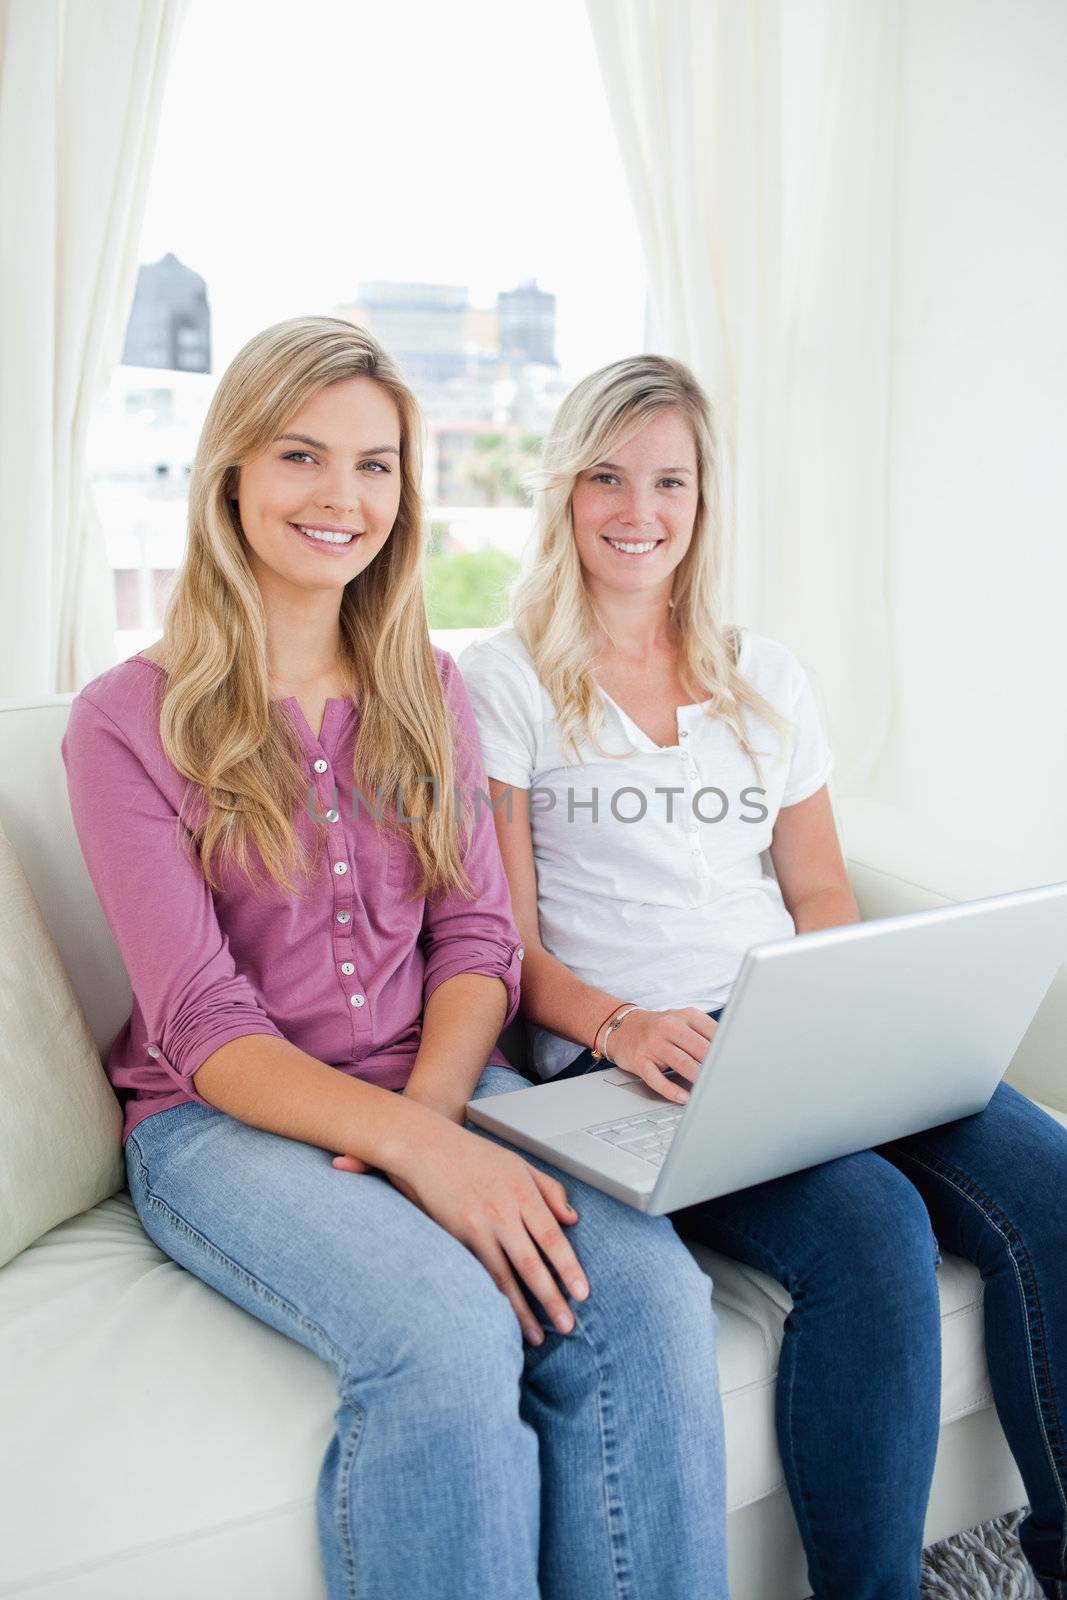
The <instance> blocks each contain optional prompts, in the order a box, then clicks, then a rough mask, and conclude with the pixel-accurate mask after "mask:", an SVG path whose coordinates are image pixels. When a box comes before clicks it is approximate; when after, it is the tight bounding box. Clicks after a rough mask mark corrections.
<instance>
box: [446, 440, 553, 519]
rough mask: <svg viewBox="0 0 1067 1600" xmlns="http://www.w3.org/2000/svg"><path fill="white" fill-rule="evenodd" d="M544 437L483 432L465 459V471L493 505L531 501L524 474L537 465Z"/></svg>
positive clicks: (488, 502)
mask: <svg viewBox="0 0 1067 1600" xmlns="http://www.w3.org/2000/svg"><path fill="white" fill-rule="evenodd" d="M540 457H541V440H540V438H539V437H538V436H537V434H535V433H480V434H476V435H475V437H474V438H473V439H472V440H471V448H470V450H469V451H468V453H467V454H466V456H464V458H463V461H462V464H461V466H462V472H463V476H464V477H465V478H466V480H467V482H468V483H469V484H470V485H471V487H472V488H474V489H477V490H478V491H479V492H480V493H481V494H482V495H483V496H484V497H485V504H486V505H489V506H505V505H510V506H523V505H526V503H527V494H526V490H525V489H524V488H523V485H522V476H523V474H524V473H526V472H529V471H530V469H531V468H532V467H536V466H537V464H538V462H539V460H540Z"/></svg>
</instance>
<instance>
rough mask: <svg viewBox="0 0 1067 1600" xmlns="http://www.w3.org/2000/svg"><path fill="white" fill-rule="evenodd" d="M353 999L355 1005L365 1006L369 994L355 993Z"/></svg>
mask: <svg viewBox="0 0 1067 1600" xmlns="http://www.w3.org/2000/svg"><path fill="white" fill-rule="evenodd" d="M351 1000H352V1004H353V1005H354V1006H365V1005H366V1004H367V996H366V995H365V994H354V995H352V997H351Z"/></svg>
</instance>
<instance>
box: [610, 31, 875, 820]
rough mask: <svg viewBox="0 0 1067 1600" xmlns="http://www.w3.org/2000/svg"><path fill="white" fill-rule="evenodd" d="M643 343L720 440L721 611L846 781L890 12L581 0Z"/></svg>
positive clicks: (871, 699) (864, 688) (871, 678)
mask: <svg viewBox="0 0 1067 1600" xmlns="http://www.w3.org/2000/svg"><path fill="white" fill-rule="evenodd" d="M587 5H588V12H589V16H590V19H591V22H592V26H593V33H594V37H595V40H596V46H597V52H598V56H599V60H600V64H601V69H602V73H603V78H604V83H605V87H606V90H607V95H608V100H609V103H610V106H611V111H612V116H613V119H614V124H615V128H616V131H617V135H618V139H619V143H620V148H621V151H622V154H623V159H624V161H625V163H626V167H627V171H628V174H629V178H630V184H631V190H632V194H633V199H634V205H635V208H636V211H637V216H638V221H639V226H640V229H641V234H642V240H643V243H644V248H645V254H646V258H647V264H648V274H649V293H650V330H649V331H650V343H651V344H652V345H653V347H654V348H656V349H658V350H660V351H662V352H663V353H665V354H670V355H674V356H677V357H678V358H680V359H681V360H684V361H686V362H687V363H689V364H690V365H691V366H692V367H693V369H694V371H695V372H696V374H697V376H698V377H699V378H700V380H701V382H702V383H703V384H704V386H705V387H706V389H707V390H708V392H709V394H710V395H711V398H712V400H713V402H714V403H715V405H716V408H717V410H718V414H719V417H720V420H721V422H722V424H723V427H724V431H725V433H726V436H727V440H728V456H729V468H730V479H731V495H730V500H731V509H730V510H729V512H728V518H727V522H728V526H727V540H728V547H729V550H730V556H731V560H730V578H729V583H728V589H727V597H726V612H727V615H728V616H729V617H731V618H733V619H736V620H738V621H741V622H743V623H745V624H747V625H748V626H750V627H753V628H755V629H757V630H758V631H760V632H762V633H768V634H771V635H772V636H773V637H776V638H779V639H781V640H783V641H784V642H785V643H787V644H789V645H790V646H791V648H793V649H794V650H796V652H797V653H798V655H799V656H800V657H801V659H802V660H803V661H804V663H805V665H806V666H808V667H809V669H810V670H811V671H812V673H813V675H814V677H815V680H816V684H817V686H818V688H819V690H820V691H821V696H822V699H823V703H824V708H825V711H826V714H827V716H828V718H829V721H830V732H831V737H832V740H833V743H834V747H835V753H836V756H837V774H836V779H835V783H836V786H837V788H838V790H839V791H840V790H841V789H842V788H846V789H849V790H857V789H860V788H862V785H863V782H864V780H865V778H867V777H868V775H869V774H870V772H871V771H872V768H873V766H874V763H875V761H876V759H877V756H878V754H879V751H880V750H881V748H882V746H883V744H884V740H885V737H886V733H887V729H888V725H889V717H890V711H891V698H892V696H891V684H892V663H891V659H890V653H889V652H890V638H891V636H890V631H889V626H888V605H887V582H888V572H887V565H888V563H887V529H888V507H887V459H888V440H889V428H890V399H891V395H890V384H891V360H890V354H891V336H892V319H891V271H892V249H893V218H894V207H895V170H894V169H895V146H896V130H897V117H898V99H899V97H898V92H897V76H898V34H899V26H900V21H899V0H865V3H864V4H863V5H857V4H856V3H855V0H805V4H804V5H803V6H797V5H789V4H788V3H785V0H587Z"/></svg>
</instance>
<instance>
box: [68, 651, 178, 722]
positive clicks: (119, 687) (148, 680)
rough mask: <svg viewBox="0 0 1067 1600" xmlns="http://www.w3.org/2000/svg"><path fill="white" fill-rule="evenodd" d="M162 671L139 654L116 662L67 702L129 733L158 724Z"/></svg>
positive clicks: (72, 710) (84, 685) (72, 708)
mask: <svg viewBox="0 0 1067 1600" xmlns="http://www.w3.org/2000/svg"><path fill="white" fill-rule="evenodd" d="M164 676H165V674H164V671H163V668H162V667H161V666H159V665H158V664H157V663H153V662H151V661H148V660H146V659H145V658H144V657H143V656H129V657H128V658H127V659H126V660H125V661H119V662H116V664H115V665H114V666H113V667H108V668H107V670H106V671H105V672H101V673H98V674H97V676H96V677H95V678H91V679H90V680H89V682H88V683H86V684H83V685H82V687H81V689H80V690H79V691H78V693H77V694H76V695H75V697H74V700H73V702H72V704H71V712H72V713H73V712H74V709H75V707H78V708H79V710H82V711H84V710H85V709H86V708H89V707H91V708H92V709H93V710H95V711H96V712H98V713H100V714H101V715H103V716H104V717H106V718H107V719H108V720H109V721H111V722H113V723H114V724H115V725H116V727H118V728H119V729H121V730H122V731H124V732H127V733H129V734H131V735H134V734H137V733H139V732H142V731H144V730H147V729H152V728H158V725H159V692H160V689H161V687H162V682H163V678H164Z"/></svg>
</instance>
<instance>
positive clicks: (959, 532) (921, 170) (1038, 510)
mask: <svg viewBox="0 0 1067 1600" xmlns="http://www.w3.org/2000/svg"><path fill="white" fill-rule="evenodd" d="M901 44H902V57H901V74H902V112H901V126H900V147H899V153H898V163H897V172H898V182H899V193H898V206H899V212H898V226H897V230H896V255H895V263H894V275H895V296H894V302H895V313H894V314H895V332H894V348H893V356H894V359H893V371H892V404H893V411H892V418H893V421H892V433H891V447H890V471H889V483H888V486H887V489H888V493H889V495H890V519H891V520H890V527H891V540H890V548H891V550H892V552H893V555H892V565H891V571H890V583H891V607H892V614H893V617H894V629H895V648H896V652H897V658H896V664H895V674H894V676H895V684H896V706H895V712H894V723H893V732H892V734H891V738H890V744H889V748H888V750H887V751H886V753H885V756H884V758H883V760H882V761H881V763H880V765H879V767H878V769H877V771H876V773H875V776H874V778H873V780H872V782H871V784H870V785H869V788H868V795H869V800H868V801H867V802H860V803H858V804H857V803H853V802H846V820H845V830H846V841H847V843H848V844H849V845H850V846H851V847H853V848H857V847H858V848H859V849H860V850H862V849H863V847H864V841H865V840H867V839H870V840H871V841H872V852H873V850H874V843H873V841H874V840H875V839H878V840H879V841H880V854H881V857H882V860H883V864H884V865H886V866H887V867H893V866H895V867H896V868H897V870H900V871H902V872H903V873H905V874H907V873H908V872H910V871H916V872H920V873H922V872H927V871H928V876H926V877H925V878H924V879H923V881H924V882H928V883H929V884H930V885H931V886H933V887H941V888H943V890H944V892H945V893H948V894H952V895H964V896H967V895H970V894H975V895H977V894H983V893H995V892H999V891H1001V890H1008V889H1012V888H1021V887H1024V886H1026V885H1029V884H1035V883H1043V882H1049V881H1052V880H1058V879H1064V878H1067V799H1065V796H1067V203H1065V201H1067V94H1065V93H1064V86H1065V83H1067V7H1065V6H1064V5H1063V4H1062V0H1012V3H1011V4H1005V3H1004V0H937V3H936V4H933V5H931V4H930V3H929V0H908V4H907V5H906V7H905V16H904V29H903V35H902V40H901ZM917 824H918V826H917ZM917 840H919V841H921V842H917ZM887 846H888V850H887ZM928 869H929V870H928Z"/></svg>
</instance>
